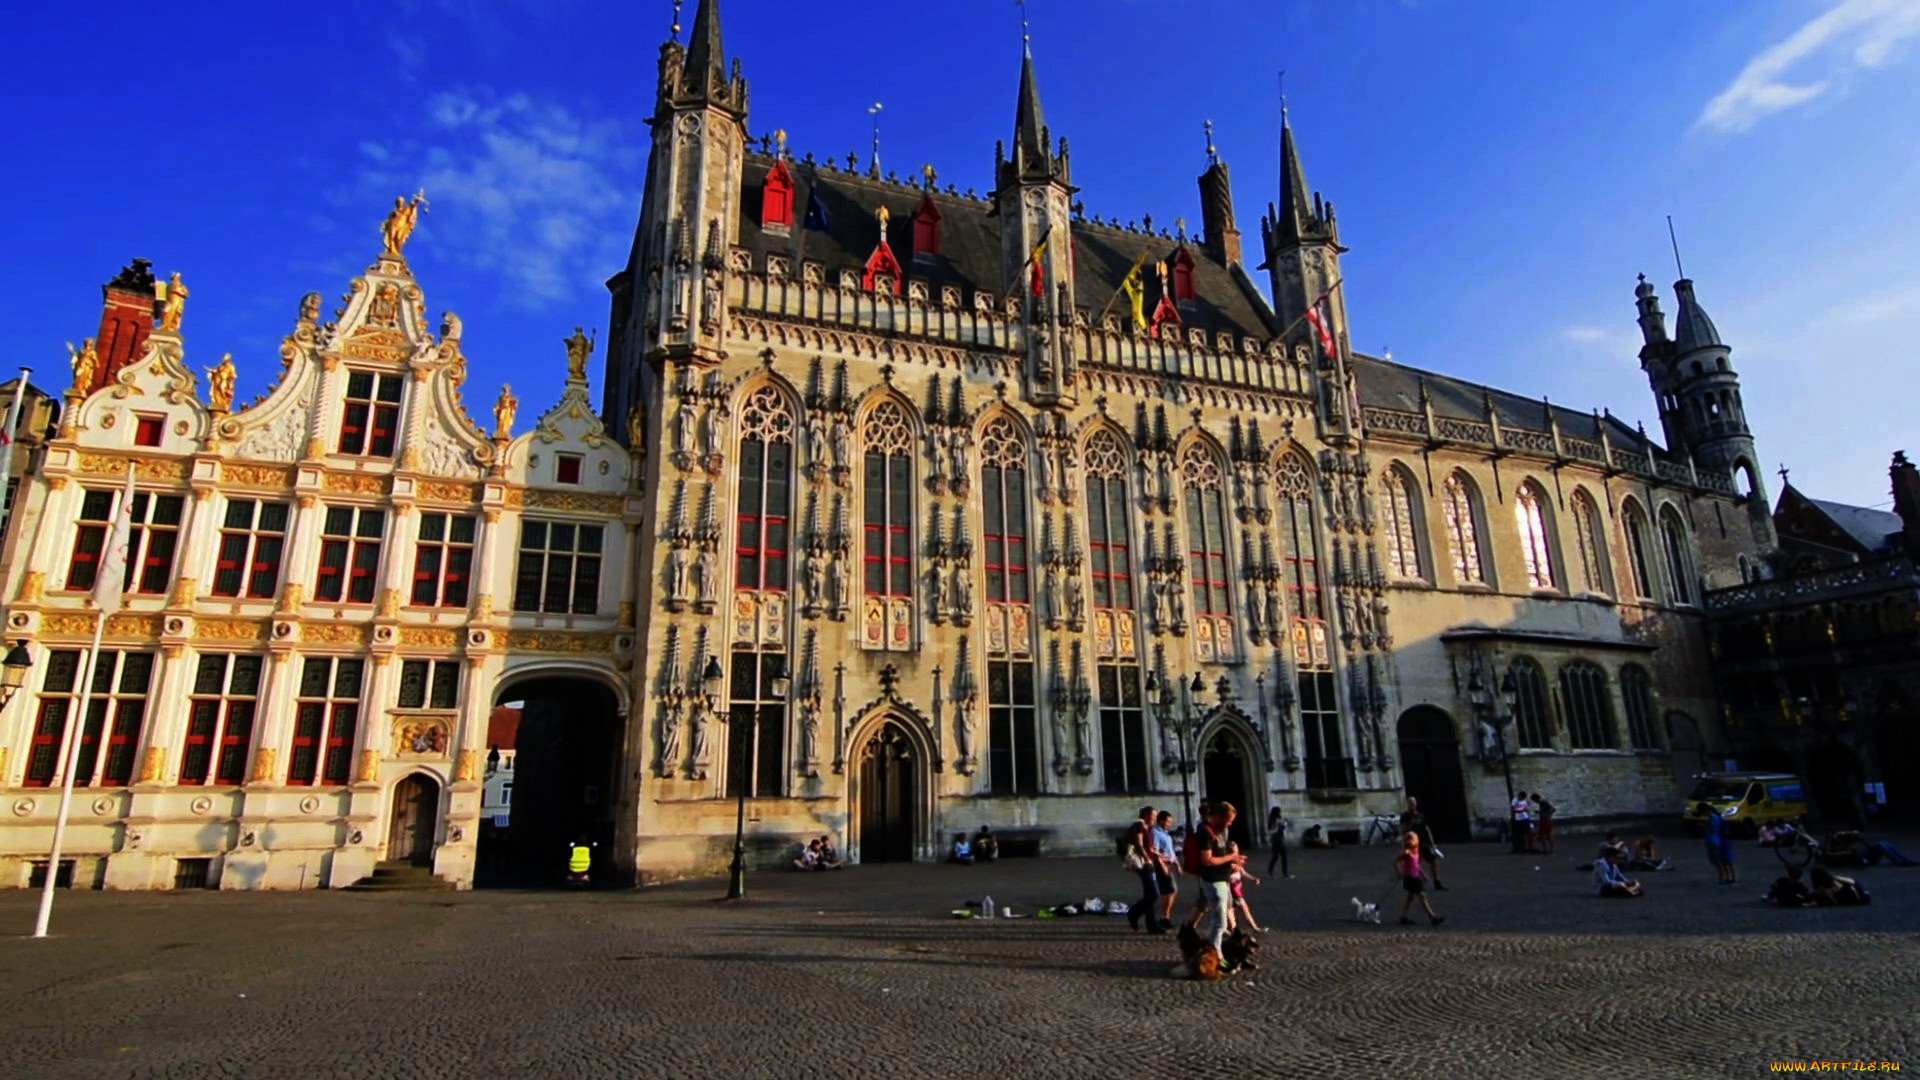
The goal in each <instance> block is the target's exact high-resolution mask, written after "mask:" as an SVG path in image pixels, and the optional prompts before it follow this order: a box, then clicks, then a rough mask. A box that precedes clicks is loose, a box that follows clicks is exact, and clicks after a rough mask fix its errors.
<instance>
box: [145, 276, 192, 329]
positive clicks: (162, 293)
mask: <svg viewBox="0 0 1920 1080" xmlns="http://www.w3.org/2000/svg"><path fill="white" fill-rule="evenodd" d="M153 298H154V300H155V301H156V302H158V303H159V305H160V330H161V331H162V332H163V333H168V334H177V333H179V332H180V317H181V316H183V315H185V314H186V313H187V284H186V282H184V281H181V280H180V271H178V270H175V271H174V272H173V277H171V278H169V279H168V280H166V281H156V282H154V283H153Z"/></svg>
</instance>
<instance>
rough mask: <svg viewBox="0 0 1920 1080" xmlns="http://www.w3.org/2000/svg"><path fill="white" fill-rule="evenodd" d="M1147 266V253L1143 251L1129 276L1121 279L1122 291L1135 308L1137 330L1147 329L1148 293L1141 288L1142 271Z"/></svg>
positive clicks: (1130, 269) (1128, 270)
mask: <svg viewBox="0 0 1920 1080" xmlns="http://www.w3.org/2000/svg"><path fill="white" fill-rule="evenodd" d="M1146 265H1147V253H1146V252H1144V251H1143V252H1141V253H1140V257H1139V258H1137V259H1135V260H1133V265H1132V266H1131V267H1129V268H1128V269H1127V276H1126V277H1123V278H1121V279H1120V291H1121V292H1123V293H1126V294H1127V303H1128V304H1129V305H1131V306H1132V307H1133V325H1134V328H1135V329H1136V330H1145V329H1146V328H1147V312H1146V308H1145V306H1144V305H1145V303H1146V293H1145V292H1143V291H1142V290H1141V288H1140V271H1141V270H1142V269H1144V268H1145V267H1146Z"/></svg>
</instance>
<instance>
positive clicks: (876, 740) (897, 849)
mask: <svg viewBox="0 0 1920 1080" xmlns="http://www.w3.org/2000/svg"><path fill="white" fill-rule="evenodd" d="M918 765H919V763H918V761H916V760H915V755H914V752H913V743H912V742H910V741H908V739H907V733H906V732H904V731H902V730H900V727H899V725H897V724H887V725H885V726H883V727H882V728H881V729H880V730H879V731H878V732H876V733H875V734H874V736H873V738H871V739H868V740H867V745H866V746H865V747H863V748H862V749H861V751H860V861H861V862H863V863H881V862H912V861H913V840H914V835H915V830H916V826H917V824H918V822H917V817H918V815H917V813H916V811H915V807H916V806H917V805H918V803H917V800H918V797H919V789H918V782H919V776H918Z"/></svg>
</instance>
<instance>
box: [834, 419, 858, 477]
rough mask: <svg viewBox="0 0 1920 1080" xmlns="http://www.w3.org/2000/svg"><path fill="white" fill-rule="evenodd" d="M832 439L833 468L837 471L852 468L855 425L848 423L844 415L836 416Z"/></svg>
mask: <svg viewBox="0 0 1920 1080" xmlns="http://www.w3.org/2000/svg"><path fill="white" fill-rule="evenodd" d="M831 438H832V441H833V467H834V468H836V469H847V468H850V467H852V463H853V448H852V440H853V425H852V424H850V423H848V422H847V418H846V417H845V416H844V415H835V416H834V418H833V433H832V435H831Z"/></svg>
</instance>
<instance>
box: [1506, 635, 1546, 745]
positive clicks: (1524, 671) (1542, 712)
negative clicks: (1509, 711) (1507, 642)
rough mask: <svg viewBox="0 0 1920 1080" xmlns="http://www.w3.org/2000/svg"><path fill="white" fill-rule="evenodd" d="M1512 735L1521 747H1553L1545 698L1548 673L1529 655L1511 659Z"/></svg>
mask: <svg viewBox="0 0 1920 1080" xmlns="http://www.w3.org/2000/svg"><path fill="white" fill-rule="evenodd" d="M1512 671H1513V685H1514V689H1515V691H1516V693H1515V695H1514V700H1513V720H1514V737H1515V738H1516V739H1518V740H1519V744H1520V747H1521V749H1523V750H1551V749H1553V713H1552V712H1551V711H1550V709H1551V706H1550V705H1549V704H1548V699H1547V676H1546V674H1545V673H1544V672H1542V671H1541V670H1540V665H1539V663H1538V662H1536V661H1535V660H1534V659H1533V658H1532V657H1531V656H1516V657H1514V660H1513V668H1512Z"/></svg>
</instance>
